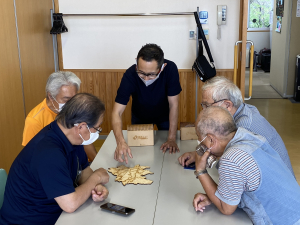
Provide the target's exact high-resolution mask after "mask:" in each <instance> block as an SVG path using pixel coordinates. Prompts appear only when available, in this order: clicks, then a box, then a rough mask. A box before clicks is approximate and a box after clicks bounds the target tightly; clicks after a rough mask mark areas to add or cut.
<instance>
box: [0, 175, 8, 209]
mask: <svg viewBox="0 0 300 225" xmlns="http://www.w3.org/2000/svg"><path fill="white" fill-rule="evenodd" d="M6 180H7V174H6V171H5V170H4V169H0V209H1V207H2V204H3V199H4V190H5V185H6Z"/></svg>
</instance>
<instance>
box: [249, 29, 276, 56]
mask: <svg viewBox="0 0 300 225" xmlns="http://www.w3.org/2000/svg"><path fill="white" fill-rule="evenodd" d="M247 40H250V41H253V42H254V51H257V53H258V52H259V51H260V50H261V49H263V48H270V32H247Z"/></svg>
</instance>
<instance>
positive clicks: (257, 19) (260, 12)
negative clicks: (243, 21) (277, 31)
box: [248, 0, 274, 30]
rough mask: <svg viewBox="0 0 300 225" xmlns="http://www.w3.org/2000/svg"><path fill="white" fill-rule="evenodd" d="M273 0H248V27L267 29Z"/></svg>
mask: <svg viewBox="0 0 300 225" xmlns="http://www.w3.org/2000/svg"><path fill="white" fill-rule="evenodd" d="M273 3H274V0H249V13H248V29H249V28H250V29H251V28H252V29H259V30H260V29H269V27H270V22H271V23H272V21H270V19H273V18H271V13H272V11H273Z"/></svg>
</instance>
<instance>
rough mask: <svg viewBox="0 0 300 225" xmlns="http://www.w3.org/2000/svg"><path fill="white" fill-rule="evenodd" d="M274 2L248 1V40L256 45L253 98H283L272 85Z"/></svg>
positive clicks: (265, 0)
mask: <svg viewBox="0 0 300 225" xmlns="http://www.w3.org/2000/svg"><path fill="white" fill-rule="evenodd" d="M273 8H274V0H248V25H247V40H251V41H252V42H253V43H254V69H253V85H252V90H253V91H252V98H254V99H255V98H269V99H271V98H282V97H281V96H280V95H279V94H278V93H277V92H276V91H275V90H274V89H273V88H272V86H271V84H270V67H271V66H270V63H271V55H272V29H273ZM249 62H250V45H249V46H247V50H246V72H245V97H248V90H249V70H250V67H249V66H250V65H249V64H250V63H249Z"/></svg>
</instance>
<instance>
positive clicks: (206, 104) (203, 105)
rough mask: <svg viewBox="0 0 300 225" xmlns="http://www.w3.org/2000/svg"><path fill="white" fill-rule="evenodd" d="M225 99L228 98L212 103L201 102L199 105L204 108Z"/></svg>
mask: <svg viewBox="0 0 300 225" xmlns="http://www.w3.org/2000/svg"><path fill="white" fill-rule="evenodd" d="M225 100H228V99H221V100H219V101H214V102H213V103H201V106H202V108H203V109H206V108H208V107H210V106H212V105H213V104H216V103H218V102H222V101H225Z"/></svg>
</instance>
